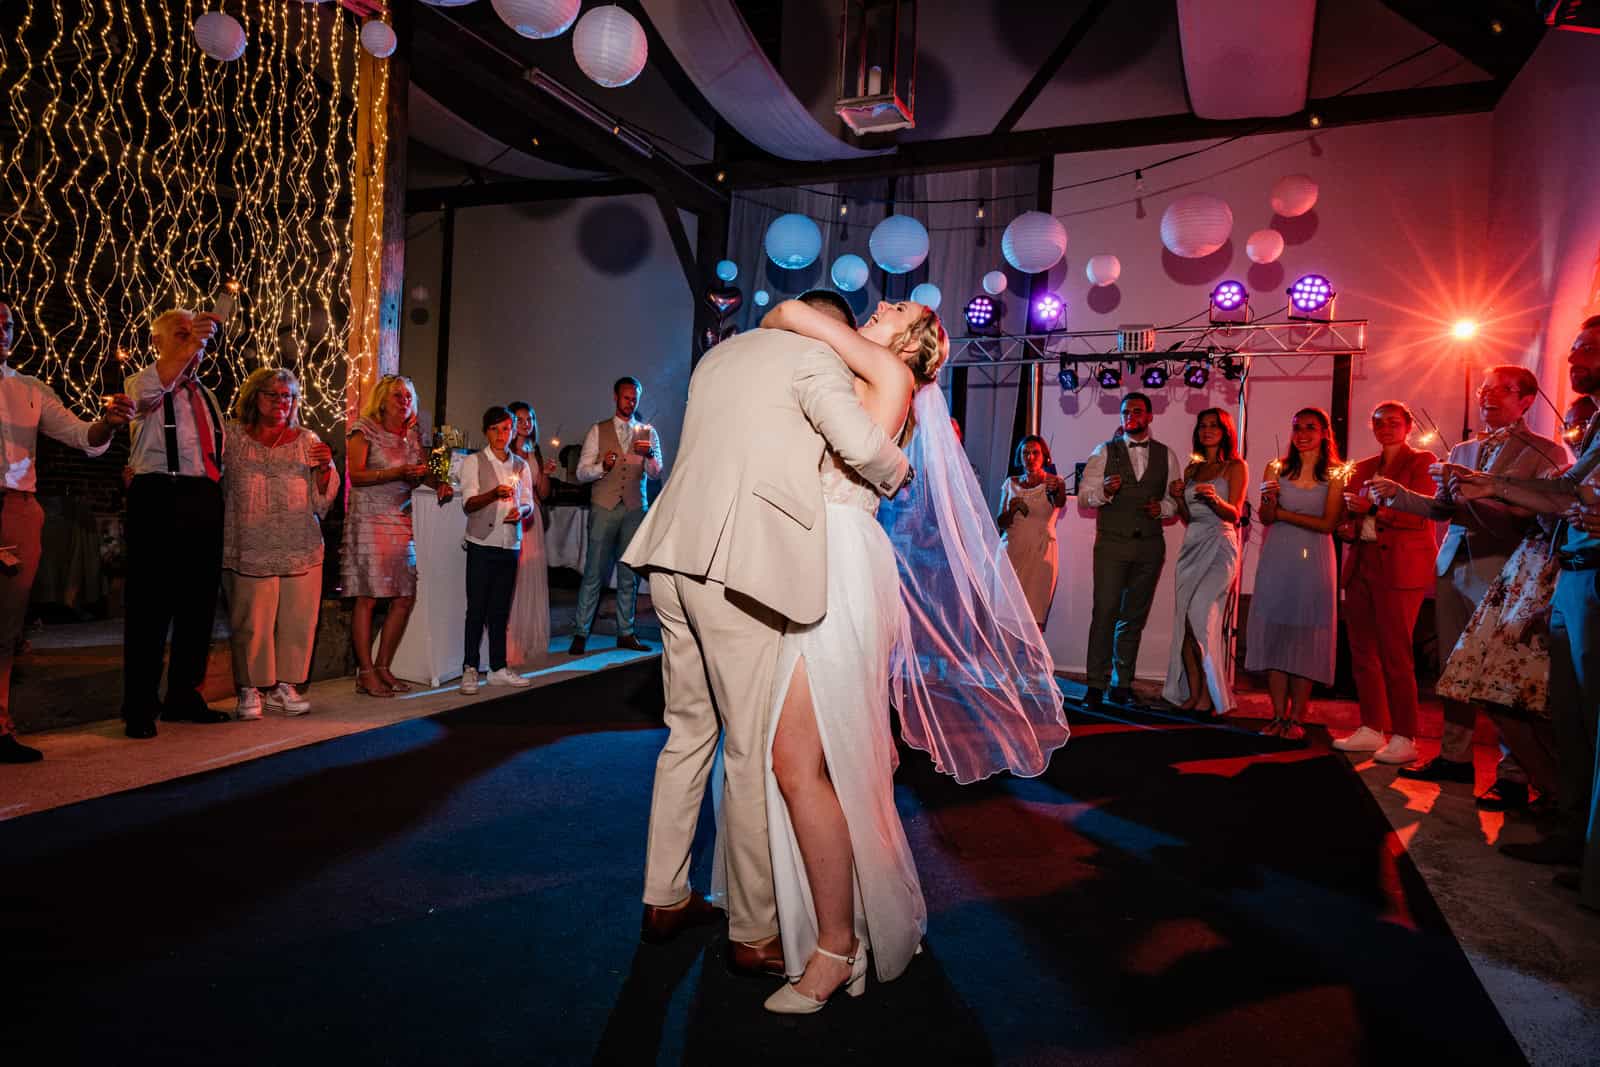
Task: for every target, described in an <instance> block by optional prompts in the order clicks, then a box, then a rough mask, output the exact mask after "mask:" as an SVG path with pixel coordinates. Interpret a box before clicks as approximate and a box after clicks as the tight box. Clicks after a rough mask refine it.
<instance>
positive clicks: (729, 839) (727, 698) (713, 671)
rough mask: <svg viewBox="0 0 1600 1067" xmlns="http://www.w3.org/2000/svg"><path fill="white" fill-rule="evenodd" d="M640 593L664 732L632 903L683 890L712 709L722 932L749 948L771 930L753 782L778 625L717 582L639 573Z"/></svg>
mask: <svg viewBox="0 0 1600 1067" xmlns="http://www.w3.org/2000/svg"><path fill="white" fill-rule="evenodd" d="M650 595H651V602H652V604H653V606H654V607H655V612H656V616H657V617H658V618H659V619H660V621H661V643H662V656H661V676H662V682H663V685H664V686H665V689H666V699H667V707H666V722H667V731H668V733H667V743H666V746H665V747H664V748H662V750H661V756H660V758H659V759H657V760H656V781H655V790H654V792H653V793H652V794H651V798H650V840H649V844H648V846H647V851H646V853H645V874H644V902H645V903H646V904H654V905H656V906H663V905H668V904H675V903H677V902H678V901H680V900H682V899H684V898H685V897H686V896H688V895H689V892H690V889H689V859H690V847H691V845H692V844H693V842H694V833H695V824H696V823H697V821H698V820H699V816H700V803H701V800H702V799H703V798H704V796H705V789H706V779H707V777H708V776H709V774H710V773H711V764H712V760H713V757H714V756H715V754H716V750H717V735H718V733H719V713H720V731H721V732H722V733H723V735H724V737H723V747H722V755H723V768H724V772H725V773H724V785H723V794H722V827H721V833H722V835H723V851H724V853H725V856H726V859H727V865H728V936H729V937H731V938H732V939H733V940H735V941H760V940H762V939H763V938H767V937H771V936H772V935H773V934H776V933H777V932H778V906H777V901H776V898H775V897H774V896H773V889H772V853H771V849H770V847H769V846H768V843H767V802H766V780H765V776H766V740H767V721H768V718H769V717H770V714H771V705H772V674H773V671H774V670H775V669H776V668H777V662H778V645H779V642H780V640H781V638H782V637H783V630H784V619H783V618H782V616H780V615H778V614H777V613H776V612H773V611H771V610H770V609H768V608H764V607H762V606H761V605H759V604H757V603H755V602H754V601H751V600H748V599H745V598H742V597H739V596H737V595H734V596H732V597H730V596H729V595H728V594H727V590H726V588H725V587H724V586H723V585H722V584H721V583H719V582H713V581H709V580H707V579H703V578H691V577H689V576H687V575H683V574H677V573H674V572H671V571H655V572H653V573H652V574H651V575H650Z"/></svg>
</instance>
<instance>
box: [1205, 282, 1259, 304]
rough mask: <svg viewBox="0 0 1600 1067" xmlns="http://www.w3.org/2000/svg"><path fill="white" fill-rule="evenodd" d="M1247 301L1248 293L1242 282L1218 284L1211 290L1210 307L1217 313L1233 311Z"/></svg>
mask: <svg viewBox="0 0 1600 1067" xmlns="http://www.w3.org/2000/svg"><path fill="white" fill-rule="evenodd" d="M1249 299H1250V292H1249V290H1247V289H1246V288H1245V287H1244V283H1243V282H1235V281H1226V282H1218V283H1217V287H1216V288H1215V289H1213V290H1211V306H1212V307H1214V308H1216V309H1217V310H1218V311H1233V310H1234V309H1236V308H1238V307H1240V306H1241V305H1243V304H1244V303H1245V302H1246V301H1248V300H1249Z"/></svg>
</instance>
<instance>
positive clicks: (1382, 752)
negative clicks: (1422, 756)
mask: <svg viewBox="0 0 1600 1067" xmlns="http://www.w3.org/2000/svg"><path fill="white" fill-rule="evenodd" d="M1372 758H1373V759H1374V760H1376V761H1378V762H1379V763H1414V762H1416V759H1417V746H1416V745H1414V744H1412V743H1411V738H1409V737H1401V736H1400V735H1399V734H1394V735H1392V736H1391V737H1390V738H1389V743H1388V744H1387V745H1384V746H1383V747H1382V748H1380V749H1378V751H1376V752H1374V753H1373V754H1372Z"/></svg>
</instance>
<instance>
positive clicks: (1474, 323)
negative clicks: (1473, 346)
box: [1450, 319, 1478, 341]
mask: <svg viewBox="0 0 1600 1067" xmlns="http://www.w3.org/2000/svg"><path fill="white" fill-rule="evenodd" d="M1450 336H1451V337H1454V338H1455V339H1456V340H1457V341H1470V340H1472V339H1473V338H1474V337H1476V336H1478V320H1477V319H1457V320H1456V321H1455V322H1454V324H1452V325H1451V327H1450Z"/></svg>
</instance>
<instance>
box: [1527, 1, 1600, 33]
mask: <svg viewBox="0 0 1600 1067" xmlns="http://www.w3.org/2000/svg"><path fill="white" fill-rule="evenodd" d="M1539 11H1540V13H1541V14H1543V15H1544V24H1545V25H1546V26H1554V27H1555V28H1556V29H1558V30H1576V31H1577V32H1579V33H1600V3H1595V2H1594V0H1539Z"/></svg>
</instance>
